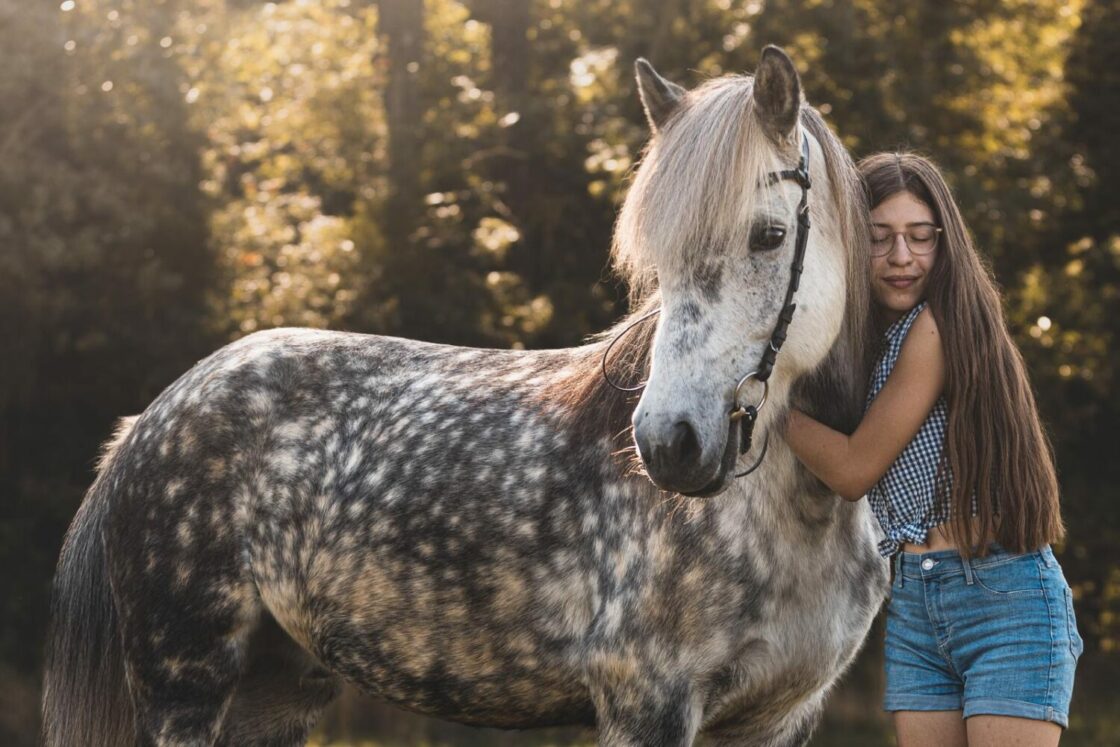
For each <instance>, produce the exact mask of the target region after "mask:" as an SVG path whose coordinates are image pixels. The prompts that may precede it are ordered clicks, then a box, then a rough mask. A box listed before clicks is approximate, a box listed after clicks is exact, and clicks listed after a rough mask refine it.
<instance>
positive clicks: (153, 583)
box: [44, 48, 887, 747]
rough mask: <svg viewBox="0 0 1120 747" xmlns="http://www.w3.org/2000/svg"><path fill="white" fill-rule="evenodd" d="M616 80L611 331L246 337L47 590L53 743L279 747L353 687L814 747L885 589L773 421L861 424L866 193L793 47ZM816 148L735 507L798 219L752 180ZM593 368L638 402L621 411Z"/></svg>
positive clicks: (660, 731) (635, 730)
mask: <svg viewBox="0 0 1120 747" xmlns="http://www.w3.org/2000/svg"><path fill="white" fill-rule="evenodd" d="M637 73H638V83H639V89H640V93H641V98H642V102H643V104H644V106H645V110H646V113H647V115H648V118H649V121H650V124H651V127H652V137H651V140H650V144H649V146H648V148H647V149H646V152H645V153H644V157H643V161H642V164H641V166H640V168H639V169H638V171H637V174H636V176H635V179H634V182H633V184H632V186H631V187H630V189H629V192H628V195H627V197H626V201H625V204H624V206H623V208H622V211H621V214H620V217H619V221H618V226H617V230H616V235H615V244H614V258H615V264H616V267H617V268H618V270H619V272H620V273H622V275H623V276H624V277H625V278H626V279H627V280H628V281H629V283H630V285H631V287H632V288H633V289H634V294H635V297H634V308H635V309H636V311H635V313H634V315H633V316H632V317H631V318H630V319H628V320H626V321H624V322H623V323H622V324H620V325H619V327H617V328H616V329H615V330H612V331H611V332H608V333H607V334H606V335H604V336H603V337H600V338H598V339H596V340H594V341H592V342H590V343H589V344H587V345H585V346H583V347H577V348H573V349H569V350H545V351H530V352H526V351H497V350H475V349H465V348H457V347H449V346H445V345H436V344H430V343H425V342H418V341H413V340H403V339H394V338H388V337H378V336H370V335H362V334H346V333H339V332H329V331H319V330H307V329H277V330H271V331H266V332H260V333H257V334H253V335H250V336H248V337H245V338H243V339H241V340H239V341H237V342H235V343H233V344H231V345H229V346H227V347H225V348H223V349H221V350H219V351H217V352H216V353H214V354H213V355H211V356H209V357H208V358H206V359H205V360H203V361H201V362H199V363H198V364H197V365H196V366H194V367H193V368H192V369H191V370H190V371H188V372H187V373H186V374H184V375H183V376H182V377H181V378H180V379H178V380H177V381H176V382H175V383H173V384H172V385H171V386H169V387H168V388H167V389H166V390H165V391H164V392H163V393H161V394H160V395H159V396H158V397H157V398H156V400H155V401H154V402H152V404H151V405H150V406H149V407H148V408H147V409H146V410H145V411H144V412H143V413H142V414H141V415H140V416H138V417H137V418H132V419H127V420H125V421H122V424H121V426H120V428H119V430H118V432H117V435H116V437H115V438H114V439H113V440H112V441H111V442H110V443H109V444H107V446H106V449H105V452H104V454H103V457H102V460H101V462H100V464H99V471H98V475H97V478H96V480H95V482H94V484H93V485H92V487H91V488H90V490H89V493H88V495H87V496H86V498H85V501H84V502H83V504H82V506H81V508H80V510H79V512H78V514H77V516H76V518H75V519H74V522H73V525H72V526H71V528H70V531H69V533H68V535H67V538H66V543H65V546H64V548H63V552H62V556H61V559H60V562H59V568H58V572H57V575H56V579H55V588H54V601H53V623H52V629H51V632H50V636H49V637H50V644H49V651H48V663H47V670H46V686H45V696H44V735H45V741H46V743H47V744H48V745H51V746H52V747H58V746H60V745H127V744H145V745H148V744H158V745H211V744H223V745H251V744H257V745H265V744H267V745H294V744H299V743H302V742H303V741H304V740H306V738H307V736H308V733H309V730H310V729H311V728H312V726H313V724H314V722H315V719H316V717H317V716H318V714H319V713H320V711H321V710H322V709H323V707H324V706H325V705H326V704H327V703H328V702H329V701H330V700H331V698H332V697H333V696H334V695H335V693H336V691H337V689H338V686H339V683H340V682H341V681H342V680H346V681H349V682H351V683H353V684H354V685H356V686H357V687H359V688H360V689H361V690H363V691H364V692H366V693H370V694H373V695H376V696H379V697H381V698H384V699H386V700H388V701H391V702H393V703H396V704H398V705H400V706H402V707H404V708H408V709H412V710H415V711H419V712H423V713H428V714H433V715H436V716H439V717H441V718H445V719H452V720H456V721H461V722H464V723H469V724H478V725H489V726H496V727H506V728H528V727H536V726H544V725H556V724H584V725H587V726H594V727H596V728H597V730H598V738H599V742H600V744H603V745H610V746H611V747H616V746H619V745H690V744H692V743H693V742H694V740H696V739H697V738H698V737H699V736H703V737H705V738H706V739H708V740H709V741H710V742H711V743H715V744H747V745H796V744H804V743H805V742H806V741H807V740H808V738H809V734H810V732H811V731H812V729H813V728H814V725H815V724H816V722H817V721H818V718H819V714H820V712H821V709H822V706H823V702H824V699H825V696H826V693H827V692H828V690H829V688H830V687H831V686H832V685H833V684H834V683H835V681H836V680H837V678H838V677H839V676H840V674H841V673H842V672H843V671H844V670H845V668H846V667H847V666H848V665H849V664H850V662H851V661H852V659H853V657H854V656H855V654H856V652H857V650H858V649H859V648H860V646H861V644H862V641H863V640H864V638H865V636H866V634H867V632H868V629H869V626H870V625H871V622H872V619H873V617H874V616H875V614H876V612H877V610H878V608H879V606H880V604H881V602H882V600H883V598H884V595H885V592H886V588H887V585H886V570H887V569H886V567H885V563H884V561H882V560H881V559H880V558H879V557H878V555H877V553H876V551H875V543H876V539H877V534H876V533H877V528H876V526H875V524H874V522H873V520H872V517H871V515H870V513H869V511H868V509H867V506H866V503H865V502H862V501H861V502H858V503H850V502H846V501H843V500H841V499H839V498H838V497H837V496H835V495H833V494H832V493H831V492H830V491H829V490H828V489H827V488H826V487H825V486H823V485H822V484H821V483H820V482H819V481H817V480H816V479H815V478H813V477H812V476H811V475H810V474H809V473H807V472H806V471H805V470H804V469H803V468H802V467H801V466H800V465H799V463H798V462H797V461H796V459H795V458H794V456H793V454H792V453H791V452H790V450H789V449H788V447H787V446H786V445H785V444H784V443H783V441H782V439H781V431H780V428H779V427H777V426H778V424H779V422H780V419H781V417H782V415H783V413H784V412H785V411H787V408H788V407H789V405H790V404H797V405H799V406H801V407H803V408H806V409H807V410H809V411H810V412H812V413H813V414H815V415H816V416H817V417H819V418H821V419H823V420H825V421H826V422H829V423H830V424H833V425H835V426H836V427H841V428H849V429H850V428H851V427H853V426H854V424H855V423H856V422H857V420H858V417H859V415H860V412H861V404H862V401H861V400H862V394H863V391H864V386H865V382H866V373H867V355H866V344H865V341H866V339H867V337H866V335H867V329H866V320H867V305H868V290H867V272H866V266H867V259H866V245H867V241H866V220H867V219H866V215H865V213H866V210H865V206H864V201H863V197H862V192H861V189H860V186H859V182H858V179H857V177H856V174H855V171H854V168H853V165H852V163H851V161H850V159H849V157H848V156H847V154H846V153H845V151H844V149H843V147H842V146H841V145H840V143H839V141H838V140H837V139H836V137H835V136H834V135H832V134H831V133H830V132H829V130H828V129H827V127H826V126H825V125H824V123H823V122H822V120H821V119H820V117H819V116H818V115H817V113H816V112H815V111H814V110H813V109H812V108H810V107H809V106H807V105H805V104H803V102H802V96H801V90H800V82H799V80H798V77H797V74H796V72H795V70H794V67H793V65H792V63H791V62H790V60H789V59H788V57H786V56H785V54H784V53H783V52H781V51H780V50H777V49H774V48H767V50H765V51H764V53H763V56H762V58H761V62H760V66H759V69H758V70H757V72H756V75H755V76H753V77H751V76H727V77H722V78H718V79H714V80H710V81H707V82H706V83H704V84H703V85H701V86H699V87H698V88H696V89H695V90H692V91H685V90H684V89H682V88H680V87H679V86H677V85H675V84H673V83H670V82H669V81H667V80H665V79H663V78H662V77H661V76H659V75H658V74H657V73H656V72H655V71H654V70H653V68H652V67H651V66H649V64H648V63H646V62H644V61H641V60H640V61H639V62H638V65H637ZM801 143H804V144H805V146H806V148H807V153H808V156H809V164H810V166H809V174H810V176H811V182H812V189H811V192H809V193H808V194H809V195H810V196H809V199H808V211H809V213H808V214H809V215H810V216H811V218H812V225H813V227H812V231H811V232H810V234H809V236H808V244H807V248H806V251H805V270H804V276H803V277H802V279H801V289H800V291H799V294H798V296H797V298H798V306H797V314H796V316H795V317H794V318H793V320H792V323H791V324H790V325H789V327H788V343H787V344H786V346H785V348H784V349H783V350H782V354H781V356H780V357H779V358H778V359H777V363H776V365H775V366H774V368H773V376H772V377H770V378H769V380H768V381H767V382H766V387H767V388H768V391H767V392H766V393H765V394H766V397H767V401H766V402H765V404H764V405H763V406H761V407H759V408H758V410H757V423H756V425H757V429H758V433H759V434H760V436H761V434H765V443H766V444H767V445H768V452H767V453H766V455H765V458H764V459H762V461H761V463H760V464H759V466H758V468H757V469H756V470H755V471H754V472H752V473H751V474H750V475H748V476H745V477H742V478H740V479H737V480H736V479H735V474H736V470H737V469H739V468H741V467H743V466H745V465H748V464H750V463H751V462H754V461H757V456H758V452H759V450H760V448H761V442H762V438H761V437H760V438H758V439H755V443H754V445H753V446H752V447H751V448H750V450H748V452H747V454H746V455H743V456H740V454H739V447H740V443H741V441H740V438H741V437H740V435H739V434H740V428H739V427H738V425H737V424H736V423H735V422H734V421H732V420H729V413H731V412H733V411H735V409H736V408H737V407H740V406H741V405H742V404H743V403H742V402H737V401H735V400H736V399H737V398H739V397H741V398H743V399H744V400H746V399H750V400H751V401H757V400H759V399H760V398H761V397H762V395H763V391H762V385H761V384H760V383H759V382H758V381H749V380H747V381H746V385H745V386H743V387H741V388H740V389H741V391H737V386H736V385H737V382H740V381H744V380H745V379H744V374H745V373H747V372H748V371H749V370H750V369H751V368H752V367H753V366H754V365H755V362H756V361H758V360H759V359H760V357H761V356H762V355H763V352H764V350H765V349H766V347H767V345H769V344H771V340H770V337H771V332H772V330H773V329H774V327H775V322H776V318H777V315H778V313H779V311H780V310H781V308H782V296H783V293H785V292H786V289H787V288H788V287H789V286H790V275H791V256H792V253H793V251H794V234H795V232H796V221H797V210H798V208H797V204H796V203H797V199H798V197H799V195H800V194H802V192H801V191H800V188H799V186H798V184H797V183H795V182H793V181H789V180H773V179H767V176H768V175H769V174H771V173H774V172H776V171H781V170H783V169H790V168H791V167H792V166H793V165H794V164H796V163H797V162H798V159H799V147H800V144H801ZM658 306H660V308H661V313H660V314H659V315H658V316H657V317H656V319H654V318H652V317H651V318H650V319H649V320H648V321H646V322H642V323H639V324H637V325H636V326H634V327H633V328H632V329H631V328H630V326H629V325H630V324H631V322H632V321H633V320H636V319H639V318H640V316H641V315H644V314H647V313H649V312H650V311H651V310H652V309H654V308H655V307H658ZM622 330H628V333H627V334H626V335H624V336H622V337H621V338H619V339H616V340H615V342H617V344H616V345H614V346H613V347H611V346H610V343H609V341H610V340H611V339H614V338H616V337H618V333H619V332H620V331H622ZM603 371H605V372H606V373H607V374H608V375H609V376H610V377H611V378H612V380H613V381H616V382H618V381H621V382H625V383H634V382H636V381H639V380H640V379H641V378H643V377H648V381H647V382H646V386H645V390H644V393H643V394H642V395H641V398H640V401H638V400H637V395H636V394H630V393H627V392H621V391H618V390H617V389H615V388H614V387H612V386H611V385H610V384H608V383H607V381H606V379H604V377H603V375H602V374H603ZM748 378H749V377H748ZM632 424H633V425H632ZM635 441H636V443H637V444H638V445H639V446H640V447H641V448H640V450H641V452H642V454H643V455H644V456H645V457H646V460H645V461H643V460H642V459H641V458H640V457H639V456H638V454H637V451H638V450H637V449H635V448H634V443H635ZM690 496H691V497H690ZM695 496H703V497H695Z"/></svg>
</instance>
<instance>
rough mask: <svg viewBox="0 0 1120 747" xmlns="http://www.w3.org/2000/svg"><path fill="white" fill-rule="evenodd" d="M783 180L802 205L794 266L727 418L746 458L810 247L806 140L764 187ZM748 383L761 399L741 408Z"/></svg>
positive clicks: (766, 441)
mask: <svg viewBox="0 0 1120 747" xmlns="http://www.w3.org/2000/svg"><path fill="white" fill-rule="evenodd" d="M786 179H792V180H793V181H795V182H797V184H798V185H799V186H800V187H801V201H800V202H799V203H798V204H797V237H796V238H795V239H794V241H795V243H794V247H793V263H792V265H791V266H790V271H789V285H788V286H787V287H786V298H785V301H784V302H783V303H782V310H781V311H780V312H779V313H778V322H777V323H776V324H775V325H774V331H773V333H771V335H770V342H769V344H767V346H766V350H765V351H763V353H762V360H761V361H760V362H759V364H758V368H757V369H755V370H754V371H751V372H750V373H748V374H747V375H746V376H744V377H743V378H741V379H739V383H738V384H737V385H736V386H735V393H734V394H733V395H732V399H731V402H732V410H731V415H730V417H731V420H732V422H734V421H736V420H738V421H739V453H740V454H746V453H747V452H748V451H750V449H751V441H752V439H753V437H754V424H755V422H756V421H757V420H758V411H759V410H761V409H762V405H763V404H765V403H766V396H767V394H769V392H770V384H769V379H770V374H771V373H773V372H774V363H775V361H776V360H777V359H778V351H780V350H781V349H782V345H783V344H784V343H785V341H786V330H788V329H789V325H790V322H792V321H793V312H794V310H795V309H797V304H795V303H794V302H793V298H794V296H795V295H796V293H797V288H798V286H799V285H800V284H801V270H802V269H803V268H804V265H805V247H806V246H808V244H809V228H810V227H811V225H810V223H809V188H810V187H812V186H813V183H812V181H811V180H810V179H809V138H807V137H804V136H802V138H801V159H800V160H799V161H798V162H797V168H796V169H793V170H789V169H787V170H785V171H776V172H771V173H770V175H769V176H768V177H767V183H769V184H776V183H777V182H780V181H785V180H786ZM751 379H755V380H756V381H761V382H762V384H763V390H762V399H761V400H759V402H758V404H757V405H747V406H746V407H743V406H741V405H740V404H739V392H740V391H742V389H743V385H744V384H746V383H747V382H748V381H750V380H751ZM769 445H770V434H769V433H767V434H766V438H765V439H764V440H763V442H762V453H761V454H759V455H758V459H757V460H755V463H754V464H752V465H751V466H750V467H748V468H747V469H745V470H743V471H742V472H739V473H737V474H736V475H735V477H742V476H744V475H749V474H750V473H751V472H754V471H755V470H756V469H758V465H760V464H762V459H763V457H765V456H766V448H767V447H768V446H769Z"/></svg>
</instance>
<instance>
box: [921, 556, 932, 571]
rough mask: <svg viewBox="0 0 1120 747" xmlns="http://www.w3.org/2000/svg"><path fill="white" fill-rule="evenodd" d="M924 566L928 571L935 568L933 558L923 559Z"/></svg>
mask: <svg viewBox="0 0 1120 747" xmlns="http://www.w3.org/2000/svg"><path fill="white" fill-rule="evenodd" d="M922 568H923V569H924V570H927V571H928V570H929V569H930V568H933V560H931V559H930V558H926V559H925V560H923V561H922Z"/></svg>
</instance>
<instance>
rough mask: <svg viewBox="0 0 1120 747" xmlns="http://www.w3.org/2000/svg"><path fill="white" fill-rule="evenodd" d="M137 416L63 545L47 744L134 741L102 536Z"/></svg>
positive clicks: (110, 451) (103, 465) (107, 452)
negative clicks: (117, 460) (119, 456)
mask: <svg viewBox="0 0 1120 747" xmlns="http://www.w3.org/2000/svg"><path fill="white" fill-rule="evenodd" d="M135 421H136V418H135V417H133V418H122V419H121V420H120V422H119V424H118V426H117V430H116V433H115V434H114V436H113V438H112V439H110V440H109V442H108V443H106V445H105V447H104V448H103V450H102V455H101V459H100V460H99V462H98V476H97V479H96V480H95V481H94V483H93V486H92V487H90V489H89V492H88V493H86V497H85V500H83V501H82V505H81V507H80V508H79V509H78V513H77V515H76V516H75V517H74V521H73V523H71V525H70V529H69V531H68V532H67V533H66V540H65V542H64V543H63V546H62V554H61V556H60V557H59V561H58V569H57V571H56V572H55V577H54V588H53V593H52V599H51V624H50V628H49V630H48V633H47V655H46V668H45V671H44V678H43V744H44V745H45V747H70V746H71V745H122V746H124V745H133V744H135V743H136V736H135V728H134V714H133V706H132V699H131V696H130V695H129V691H128V682H127V680H126V677H125V670H124V656H123V651H122V645H121V632H120V625H119V620H118V616H117V610H116V608H115V607H114V605H113V597H112V591H111V589H110V582H109V567H108V562H107V559H106V556H105V543H104V540H103V536H104V532H103V529H104V526H105V519H106V516H107V514H108V508H109V498H110V493H111V490H110V482H111V481H110V480H108V479H106V474H107V473H108V472H110V471H111V466H112V464H111V463H112V461H113V457H114V455H115V454H116V452H117V451H118V450H119V448H120V446H121V444H122V443H123V442H124V440H125V439H126V438H127V437H128V434H129V432H130V431H131V430H132V426H133V425H134V423H135Z"/></svg>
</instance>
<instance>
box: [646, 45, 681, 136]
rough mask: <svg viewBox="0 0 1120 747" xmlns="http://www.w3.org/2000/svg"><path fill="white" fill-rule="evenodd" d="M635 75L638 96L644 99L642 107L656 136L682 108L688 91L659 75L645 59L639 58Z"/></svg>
mask: <svg viewBox="0 0 1120 747" xmlns="http://www.w3.org/2000/svg"><path fill="white" fill-rule="evenodd" d="M634 73H635V76H636V77H637V79H638V94H639V95H640V96H641V99H642V107H643V108H644V109H645V110H646V119H647V120H648V121H649V128H650V130H652V131H653V134H655V135H656V134H657V133H658V132H659V131H660V130H661V128H662V127H664V126H665V123H666V122H667V121H669V117H671V116H673V112H675V111H676V110H677V109H678V108H679V107H680V105H681V102H682V101H683V100H684V96H685V93H687V91H685V90H684V89H683V88H681V87H680V86H678V85H677V84H676V83H672V82H670V81H668V80H666V79H665V78H662V77H661V76H660V75H658V73H657V71H656V70H654V69H653V65H651V64H649V61H648V60H646V58H644V57H639V58H638V59H637V61H636V62H634Z"/></svg>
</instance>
